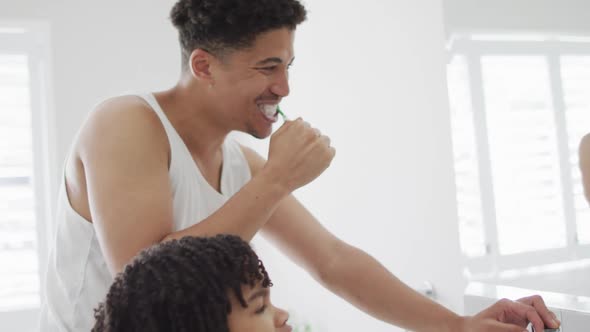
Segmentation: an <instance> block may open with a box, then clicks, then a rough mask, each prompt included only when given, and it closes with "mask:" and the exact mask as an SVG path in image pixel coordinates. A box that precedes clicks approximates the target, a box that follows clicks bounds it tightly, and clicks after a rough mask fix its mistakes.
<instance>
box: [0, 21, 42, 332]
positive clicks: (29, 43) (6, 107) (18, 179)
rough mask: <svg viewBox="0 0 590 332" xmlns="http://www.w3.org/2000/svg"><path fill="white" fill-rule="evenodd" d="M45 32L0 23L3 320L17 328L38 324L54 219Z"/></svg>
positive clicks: (0, 293)
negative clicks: (52, 218) (42, 282)
mask: <svg viewBox="0 0 590 332" xmlns="http://www.w3.org/2000/svg"><path fill="white" fill-rule="evenodd" d="M47 30H48V29H47V27H46V26H44V25H40V24H33V23H28V24H23V25H7V24H0V266H2V268H1V269H0V326H3V327H7V328H8V329H9V330H15V331H16V330H19V331H27V330H32V329H33V328H34V327H35V326H36V321H37V319H36V316H37V315H38V310H39V306H40V301H41V296H42V294H41V287H40V277H41V275H42V274H43V268H44V265H45V250H44V249H45V243H46V241H45V236H46V234H47V232H48V231H49V229H50V220H51V219H50V216H51V213H50V211H51V209H50V205H51V203H50V202H49V200H48V197H49V194H48V193H49V192H50V190H49V185H48V176H47V174H48V173H49V164H50V159H49V158H48V155H49V147H50V146H51V142H52V140H51V139H50V136H49V135H48V132H49V129H48V128H49V121H48V119H49V117H48V114H47V112H46V110H47V107H46V105H47V103H46V99H45V94H44V93H45V91H44V89H43V87H44V86H46V85H45V84H44V80H45V79H46V77H47V76H46V75H47V70H46V68H47V66H46V64H47V40H48V38H47ZM40 235H42V236H40Z"/></svg>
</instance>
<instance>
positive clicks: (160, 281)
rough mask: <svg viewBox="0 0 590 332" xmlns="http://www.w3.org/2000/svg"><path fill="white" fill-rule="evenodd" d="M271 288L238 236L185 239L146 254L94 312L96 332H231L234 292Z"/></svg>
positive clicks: (130, 266)
mask: <svg viewBox="0 0 590 332" xmlns="http://www.w3.org/2000/svg"><path fill="white" fill-rule="evenodd" d="M257 283H262V286H263V287H270V286H272V283H271V281H270V279H269V277H268V274H267V272H266V270H265V268H264V265H263V264H262V262H261V261H260V260H259V258H258V256H257V255H256V253H255V252H254V251H253V250H252V248H251V247H250V246H249V245H248V243H246V242H244V241H243V240H242V239H240V238H239V237H237V236H232V235H218V236H215V237H206V238H203V237H184V238H182V239H180V240H172V241H169V242H164V243H162V244H158V245H156V246H153V247H151V248H148V249H146V250H144V251H142V252H141V253H140V254H139V255H138V256H137V258H135V259H134V260H133V261H132V262H131V263H130V264H128V265H127V266H126V267H125V270H124V271H123V272H122V273H120V274H119V275H118V276H117V277H116V278H115V281H114V283H113V284H112V286H111V288H110V290H109V292H108V294H107V296H106V301H105V302H103V303H101V304H100V305H99V306H98V308H97V309H95V314H94V315H95V318H96V323H95V325H94V328H93V329H92V332H123V331H125V332H134V331H143V332H163V331H167V332H168V331H169V332H189V331H191V332H228V331H229V327H228V322H227V316H228V314H229V313H230V312H231V309H232V308H231V304H230V298H229V296H230V292H233V294H234V295H235V296H236V298H237V299H238V301H239V302H240V304H241V305H242V306H243V307H247V303H246V300H245V299H244V295H243V293H242V285H249V286H252V287H253V286H255V285H256V284H257Z"/></svg>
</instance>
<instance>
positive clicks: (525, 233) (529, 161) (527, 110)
mask: <svg viewBox="0 0 590 332" xmlns="http://www.w3.org/2000/svg"><path fill="white" fill-rule="evenodd" d="M481 65H482V76H483V89H484V100H485V106H486V118H487V125H488V137H489V140H488V141H489V150H490V160H491V164H492V165H491V169H492V180H493V187H494V199H495V212H496V225H497V229H498V247H499V251H500V254H502V255H506V254H516V253H522V252H527V251H535V250H542V249H552V248H559V247H565V246H566V244H567V237H566V228H565V217H564V205H563V201H562V188H561V186H562V185H561V179H560V178H561V171H560V167H559V152H558V143H557V137H556V135H557V130H556V121H555V113H554V109H553V106H552V99H551V96H552V92H551V88H550V81H549V68H548V64H547V60H546V57H543V56H484V57H482V59H481ZM539 239H542V241H540V240H539Z"/></svg>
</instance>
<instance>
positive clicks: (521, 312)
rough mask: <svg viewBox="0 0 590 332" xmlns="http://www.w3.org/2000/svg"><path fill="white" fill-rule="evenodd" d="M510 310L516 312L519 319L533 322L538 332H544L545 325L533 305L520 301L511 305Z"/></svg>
mask: <svg viewBox="0 0 590 332" xmlns="http://www.w3.org/2000/svg"><path fill="white" fill-rule="evenodd" d="M510 309H511V310H512V311H514V313H515V314H516V316H517V317H521V318H526V319H527V320H528V321H529V322H531V324H533V327H534V328H535V330H536V331H543V330H544V328H545V325H544V323H543V320H542V319H541V316H539V313H537V310H536V309H535V308H534V307H533V306H532V305H528V304H524V303H522V302H518V301H512V302H511V303H510Z"/></svg>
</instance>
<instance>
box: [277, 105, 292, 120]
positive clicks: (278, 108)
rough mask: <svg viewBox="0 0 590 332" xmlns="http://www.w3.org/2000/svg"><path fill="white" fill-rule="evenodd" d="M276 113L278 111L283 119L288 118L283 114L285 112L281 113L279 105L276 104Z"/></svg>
mask: <svg viewBox="0 0 590 332" xmlns="http://www.w3.org/2000/svg"><path fill="white" fill-rule="evenodd" d="M277 113H279V114H280V115H281V117H282V118H283V121H288V120H289V118H288V117H287V116H286V115H285V113H283V111H281V106H279V105H277Z"/></svg>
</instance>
